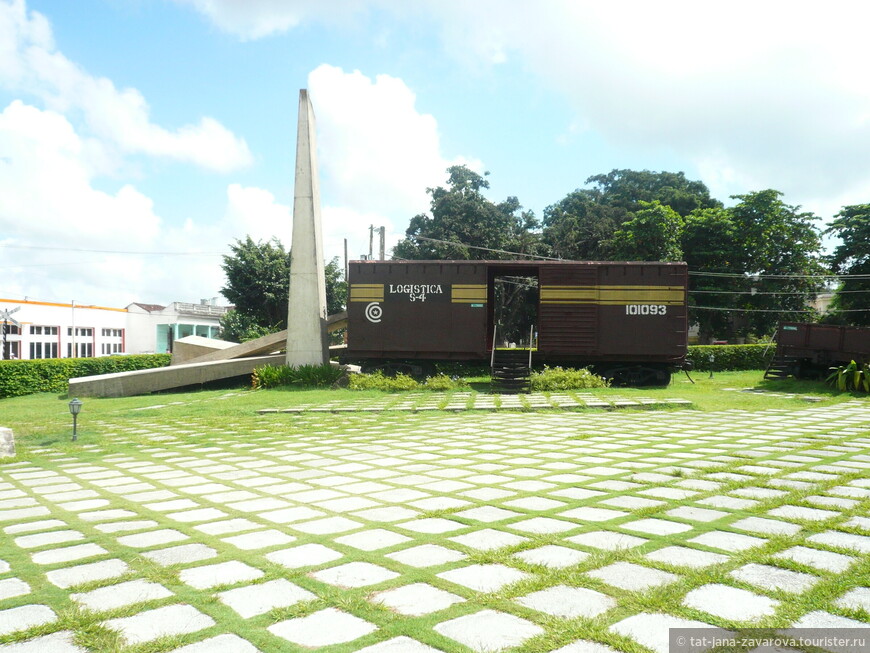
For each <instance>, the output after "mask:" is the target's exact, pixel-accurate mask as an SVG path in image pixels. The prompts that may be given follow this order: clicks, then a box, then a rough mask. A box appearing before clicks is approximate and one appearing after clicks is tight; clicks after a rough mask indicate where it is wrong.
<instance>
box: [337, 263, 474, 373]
mask: <svg viewBox="0 0 870 653" xmlns="http://www.w3.org/2000/svg"><path fill="white" fill-rule="evenodd" d="M348 272H349V274H348V277H349V283H350V288H349V296H348V306H347V315H348V348H347V355H348V356H352V357H357V358H359V357H362V358H417V359H432V358H438V359H482V358H485V357H486V355H487V340H486V335H487V332H486V324H487V308H486V306H487V266H486V264H483V263H477V262H469V263H464V262H451V261H443V262H442V261H426V262H420V263H416V262H414V263H405V262H388V261H385V262H375V263H372V262H364V263H360V262H352V263H351V264H350V265H349V270H348Z"/></svg>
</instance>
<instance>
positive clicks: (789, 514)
mask: <svg viewBox="0 0 870 653" xmlns="http://www.w3.org/2000/svg"><path fill="white" fill-rule="evenodd" d="M767 514H768V515H770V516H771V517H782V518H783V519H800V520H806V521H825V520H826V519H833V518H834V517H839V516H840V513H839V512H836V511H834V510H822V509H821V508H804V507H803V506H780V507H779V508H774V509H773V510H771V511H770V512H768V513H767Z"/></svg>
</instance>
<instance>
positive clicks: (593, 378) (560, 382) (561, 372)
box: [531, 365, 609, 392]
mask: <svg viewBox="0 0 870 653" xmlns="http://www.w3.org/2000/svg"><path fill="white" fill-rule="evenodd" d="M531 384H532V391H533V392H553V391H558V390H584V389H587V388H606V387H607V386H608V385H609V382H608V380H607V379H605V378H603V377H600V376H598V375H597V374H593V373H592V372H590V371H589V370H588V369H586V368H585V367H581V368H578V369H572V368H570V367H548V366H547V365H544V369H543V370H541V371H540V372H532V376H531Z"/></svg>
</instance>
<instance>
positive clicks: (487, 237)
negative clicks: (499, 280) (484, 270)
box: [393, 166, 540, 260]
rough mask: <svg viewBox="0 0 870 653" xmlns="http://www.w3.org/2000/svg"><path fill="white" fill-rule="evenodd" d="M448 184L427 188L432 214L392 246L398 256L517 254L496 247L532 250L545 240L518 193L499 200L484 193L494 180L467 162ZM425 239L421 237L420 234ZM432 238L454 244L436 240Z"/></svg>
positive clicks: (454, 171)
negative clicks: (468, 166) (540, 241)
mask: <svg viewBox="0 0 870 653" xmlns="http://www.w3.org/2000/svg"><path fill="white" fill-rule="evenodd" d="M447 172H448V173H449V178H448V182H447V184H448V188H444V187H442V186H439V187H437V188H427V189H426V192H427V193H428V194H429V195H430V197H431V200H430V207H429V212H430V214H431V215H427V214H424V213H421V214H418V215H416V216H414V217H413V218H411V222H410V224H409V225H408V229H407V230H406V231H405V236H406V237H405V239H404V240H401V241H399V243H398V244H397V245H396V247H395V248H394V249H393V258H400V259H414V260H426V259H432V260H449V259H500V258H515V257H516V256H515V255H514V254H501V253H498V252H494V251H491V250H505V251H510V252H519V253H523V254H525V253H529V254H533V253H536V252H537V251H539V249H540V243H539V239H538V238H537V235H536V234H534V233H533V230H534V229H536V228H537V226H538V222H537V220H536V219H535V216H534V214H533V213H532V212H531V211H522V206H521V205H520V203H519V200H517V198H516V197H508V198H507V199H506V200H505V201H503V202H501V203H499V204H495V203H493V202H491V201H490V200H488V199H486V197H484V196H483V193H482V190H483V189H485V188H489V182H488V181H487V180H486V179H485V178H484V177H483V176H481V175H479V174H477V173H476V172H474V171H473V170H470V169H468V168H467V167H465V166H451V167H450V168H448V169H447ZM420 237H422V238H420ZM424 238H433V239H436V240H440V241H445V242H449V243H462V245H472V246H473V247H480V248H483V249H474V248H473V247H471V248H470V247H464V246H462V245H448V244H445V243H438V242H432V241H429V240H425V239H424Z"/></svg>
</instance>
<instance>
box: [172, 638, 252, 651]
mask: <svg viewBox="0 0 870 653" xmlns="http://www.w3.org/2000/svg"><path fill="white" fill-rule="evenodd" d="M169 653H259V650H258V649H257V647H256V646H254V645H253V644H251V643H250V642H249V641H248V640H246V639H242V638H241V637H239V636H238V635H229V634H226V635H218V636H217V637H209V638H208V639H204V640H202V641H201V642H196V643H195V644H188V645H187V646H182V647H181V648H174V649H172V650H171V651H170V652H169Z"/></svg>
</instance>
